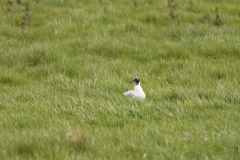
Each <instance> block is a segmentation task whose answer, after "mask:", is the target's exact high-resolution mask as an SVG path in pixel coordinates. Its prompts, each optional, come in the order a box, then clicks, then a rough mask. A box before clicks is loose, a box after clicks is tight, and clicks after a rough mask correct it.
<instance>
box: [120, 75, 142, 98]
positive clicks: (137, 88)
mask: <svg viewBox="0 0 240 160" xmlns="http://www.w3.org/2000/svg"><path fill="white" fill-rule="evenodd" d="M130 82H134V90H128V89H126V91H125V92H124V93H123V95H124V96H126V97H133V98H139V99H145V98H146V95H145V93H144V92H143V89H142V87H141V85H140V79H139V78H138V77H135V78H134V79H133V80H132V81H130Z"/></svg>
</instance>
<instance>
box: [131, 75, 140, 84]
mask: <svg viewBox="0 0 240 160" xmlns="http://www.w3.org/2000/svg"><path fill="white" fill-rule="evenodd" d="M130 82H134V84H135V85H138V84H139V82H140V79H139V78H137V77H136V78H134V79H133V80H132V81H130Z"/></svg>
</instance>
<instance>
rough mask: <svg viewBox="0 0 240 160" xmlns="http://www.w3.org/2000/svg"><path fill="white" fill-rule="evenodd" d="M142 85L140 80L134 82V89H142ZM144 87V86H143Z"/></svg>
mask: <svg viewBox="0 0 240 160" xmlns="http://www.w3.org/2000/svg"><path fill="white" fill-rule="evenodd" d="M140 88H141V86H140V82H139V83H138V84H134V90H138V89H140ZM141 89H142V88H141Z"/></svg>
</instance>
